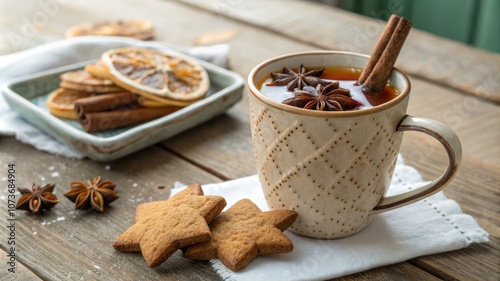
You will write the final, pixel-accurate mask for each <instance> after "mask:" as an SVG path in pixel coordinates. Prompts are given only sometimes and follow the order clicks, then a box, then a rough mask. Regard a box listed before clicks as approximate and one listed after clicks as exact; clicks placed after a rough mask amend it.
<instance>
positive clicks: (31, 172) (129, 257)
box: [0, 138, 220, 280]
mask: <svg viewBox="0 0 500 281" xmlns="http://www.w3.org/2000/svg"><path fill="white" fill-rule="evenodd" d="M0 147H2V150H1V151H0V167H7V164H15V167H16V172H15V175H16V178H17V182H16V185H17V186H18V187H31V183H32V182H36V183H39V184H42V183H55V184H56V188H55V194H56V195H57V197H58V198H59V200H61V202H60V203H59V204H58V205H57V206H56V207H55V208H54V209H53V210H52V211H50V212H46V213H44V214H42V215H39V216H36V215H32V214H30V213H28V212H24V211H16V216H17V218H18V221H17V228H16V237H17V238H16V239H17V245H18V246H17V250H16V254H17V258H18V261H19V262H21V263H23V264H24V265H26V266H27V267H28V268H29V269H30V270H32V271H33V272H34V273H35V274H36V275H38V276H40V277H41V278H42V279H44V280H80V278H81V277H82V278H84V279H83V280H120V279H122V280H140V279H141V278H148V279H158V278H161V277H162V276H170V277H171V278H174V279H176V280H204V279H207V278H208V279H215V280H216V279H218V276H217V275H216V273H215V272H213V271H212V270H211V269H210V268H209V265H208V263H202V262H194V261H190V260H187V259H184V258H183V257H182V255H181V253H180V252H178V253H176V254H175V255H174V256H172V258H171V259H169V262H168V263H165V264H163V265H162V266H160V267H158V268H157V269H155V270H152V269H150V268H149V267H148V266H147V264H146V263H145V262H144V259H143V257H142V255H140V254H137V253H121V252H117V251H115V250H114V249H113V247H112V246H111V245H112V244H113V242H114V241H115V240H116V239H117V238H118V236H120V234H121V233H122V232H123V231H125V230H126V229H127V228H128V227H129V226H131V225H132V223H133V216H134V211H135V207H136V206H137V205H139V204H140V203H144V202H149V201H154V200H163V199H166V198H168V195H169V192H170V188H171V186H172V185H173V183H174V182H175V181H181V182H184V183H194V182H202V183H206V182H218V181H220V179H219V178H217V177H215V176H213V175H211V174H209V173H207V172H205V171H203V170H201V169H199V168H197V167H195V166H193V165H190V164H189V163H187V162H185V161H183V160H181V159H179V158H177V157H175V156H173V155H171V154H170V153H168V152H165V151H163V150H162V149H160V148H158V147H151V148H148V149H146V150H144V151H141V152H140V153H136V154H132V155H130V156H128V157H126V158H124V159H121V160H117V161H115V162H110V163H107V164H103V163H97V162H93V161H90V160H83V161H81V160H70V159H66V158H61V157H57V156H52V155H49V154H47V153H42V152H39V151H36V150H35V149H34V148H32V147H31V146H27V145H23V144H20V143H19V142H17V141H15V140H14V139H12V138H0ZM28 156H29V157H28ZM21 157H22V158H21ZM20 158H21V159H20ZM23 158H24V159H23ZM28 159H29V161H28ZM55 173H57V176H54V175H55ZM4 176H5V175H4V171H2V177H4ZM95 176H101V177H102V179H110V180H112V181H114V182H115V183H116V184H117V187H116V189H115V190H116V191H117V193H118V194H119V195H120V196H121V198H119V199H118V200H116V201H115V202H113V203H112V205H110V206H109V208H108V210H107V211H106V212H104V213H102V214H101V213H98V212H94V211H79V210H74V203H72V202H71V201H69V200H68V199H67V198H65V197H64V196H63V194H64V193H65V192H67V191H68V190H69V184H68V182H69V181H70V180H85V179H91V178H93V177H95ZM161 187H164V188H161ZM0 201H1V204H2V205H3V206H6V200H5V198H4V197H2V199H1V200H0ZM5 242H6V241H4V239H2V241H1V242H0V243H1V247H2V248H3V249H6V248H5V247H6V243H5ZM194 264H196V265H194Z"/></svg>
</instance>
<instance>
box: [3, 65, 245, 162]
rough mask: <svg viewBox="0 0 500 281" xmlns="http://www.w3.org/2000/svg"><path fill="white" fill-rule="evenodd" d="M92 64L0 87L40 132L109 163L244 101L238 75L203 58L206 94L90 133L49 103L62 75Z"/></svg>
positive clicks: (46, 72)
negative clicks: (145, 119)
mask: <svg viewBox="0 0 500 281" xmlns="http://www.w3.org/2000/svg"><path fill="white" fill-rule="evenodd" d="M89 63H91V62H83V63H79V64H74V65H68V66H64V67H60V68H57V69H53V70H48V71H44V72H41V73H38V74H34V75H30V76H27V77H22V78H17V79H14V80H11V81H8V82H6V83H5V84H4V85H3V86H2V88H1V91H2V93H3V95H4V97H5V100H6V101H7V103H8V104H9V105H10V106H11V108H12V109H14V110H15V111H16V112H17V113H18V114H19V115H21V116H22V117H23V118H24V119H25V120H27V121H28V122H30V123H31V124H33V125H35V126H37V127H38V128H39V129H41V130H42V131H44V132H46V133H47V134H50V135H51V136H53V137H54V138H56V139H58V140H60V141H61V142H63V143H65V144H67V145H68V146H70V147H73V148H74V149H76V150H78V151H80V152H82V153H83V154H85V155H86V156H88V157H89V158H91V159H93V160H96V161H111V160H114V159H117V158H120V157H123V156H125V155H128V154H130V153H132V152H135V151H138V150H140V149H142V148H144V147H147V146H150V145H152V144H155V143H157V142H160V141H162V140H165V139H167V138H169V137H172V136H174V135H176V134H178V133H180V132H182V131H184V130H187V129H189V128H192V127H194V126H196V125H198V124H200V123H202V122H204V121H206V120H208V119H211V118H214V117H216V116H218V115H220V114H222V113H223V112H224V111H225V110H226V109H228V108H229V107H230V106H232V105H233V104H234V103H236V102H237V101H238V100H240V99H241V95H242V91H243V85H244V80H243V78H242V77H241V76H239V75H238V74H236V73H234V72H231V71H228V70H226V69H223V68H220V67H218V66H215V65H212V64H210V63H206V62H203V61H200V63H201V64H202V65H203V67H205V69H206V70H207V72H208V75H209V77H210V90H209V92H208V93H207V95H206V97H205V98H204V99H202V100H200V101H197V102H195V103H193V104H191V105H189V106H186V107H184V108H182V109H180V110H178V111H176V112H173V113H171V114H169V115H166V116H164V117H161V118H158V119H155V120H152V121H149V122H145V123H142V124H137V125H133V126H128V127H124V128H119V129H115V130H109V131H105V132H97V133H87V132H85V131H84V130H83V128H82V126H81V125H80V124H79V123H78V122H77V121H72V120H66V119H62V118H58V117H55V116H53V115H52V114H50V112H49V110H48V109H47V106H46V104H45V101H46V100H47V97H48V94H49V93H50V92H52V91H53V90H55V89H57V88H58V87H59V81H60V80H59V75H60V74H61V73H63V72H66V71H72V70H78V69H83V67H84V66H85V65H87V64H89Z"/></svg>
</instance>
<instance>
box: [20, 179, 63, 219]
mask: <svg viewBox="0 0 500 281" xmlns="http://www.w3.org/2000/svg"><path fill="white" fill-rule="evenodd" d="M55 186H56V185H55V184H46V185H44V186H43V187H40V186H39V185H37V184H35V183H33V186H32V187H31V190H29V189H28V188H23V187H19V188H18V189H19V191H20V192H21V194H22V196H21V198H19V201H17V206H16V209H19V210H25V211H30V212H32V213H35V214H37V213H40V212H41V211H42V210H50V209H51V208H52V207H54V206H55V205H56V204H57V203H59V202H60V201H59V200H57V197H56V196H55V195H54V194H53V193H52V192H54V187H55Z"/></svg>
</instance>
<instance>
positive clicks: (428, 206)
mask: <svg viewBox="0 0 500 281" xmlns="http://www.w3.org/2000/svg"><path fill="white" fill-rule="evenodd" d="M424 184H425V182H423V181H422V178H421V176H420V174H419V173H418V171H416V170H415V169H414V168H413V167H410V166H407V165H405V164H404V161H403V159H402V157H399V158H398V163H397V165H396V169H395V172H394V177H393V179H392V182H391V188H390V190H389V194H397V193H402V192H405V191H407V190H409V189H413V188H417V187H419V186H422V185H424ZM183 188H184V185H183V184H181V183H176V184H175V186H174V188H173V189H172V193H171V196H172V195H174V194H176V193H178V192H179V191H180V190H182V189H183ZM202 188H203V191H204V193H205V194H206V195H220V196H223V197H224V198H225V199H226V201H227V206H226V209H227V208H229V207H230V206H232V205H233V204H234V203H236V202H237V201H238V200H240V199H243V198H248V199H250V200H252V201H253V202H254V203H255V204H256V205H257V206H259V208H260V209H261V210H262V211H266V210H268V207H267V205H266V202H265V199H264V194H263V192H262V190H261V186H260V183H259V180H258V177H257V176H256V175H255V176H250V177H245V178H240V179H236V180H232V181H226V182H222V183H214V184H206V185H203V186H202ZM285 233H286V235H288V237H289V238H290V239H291V240H292V242H293V245H294V250H293V252H291V253H286V254H279V255H272V256H258V257H257V258H256V259H255V260H253V261H252V262H251V263H250V264H249V265H248V266H247V267H246V268H244V269H243V270H241V271H238V272H233V271H231V270H229V269H227V268H226V267H224V265H222V263H221V262H220V261H219V260H218V259H214V260H211V261H210V263H211V265H212V267H213V268H214V270H215V271H216V272H217V273H218V274H219V275H220V276H221V277H222V278H223V279H224V280H248V281H254V280H287V281H293V280H325V279H331V278H335V277H340V276H344V275H348V274H353V273H357V272H361V271H365V270H368V269H371V268H375V267H379V266H384V265H389V264H394V263H398V262H402V261H405V260H408V259H412V258H415V257H419V256H425V255H431V254H436V253H442V252H447V251H452V250H458V249H461V248H465V247H467V246H469V245H470V244H471V243H484V242H487V241H488V233H487V232H486V231H484V230H483V229H482V228H481V227H480V226H479V225H478V224H477V222H476V221H475V219H474V218H472V217H471V216H469V215H466V214H463V213H462V210H461V209H460V206H459V205H458V204H457V203H456V202H455V201H454V200H451V199H448V198H447V197H446V196H445V195H444V194H443V192H439V193H437V194H435V195H433V196H431V197H428V198H426V199H424V200H421V201H418V202H416V203H413V204H410V205H407V206H405V207H401V208H399V209H395V210H392V211H388V212H385V213H381V214H378V215H376V216H375V217H374V219H373V221H372V222H371V223H370V224H369V225H368V226H367V227H366V228H365V229H364V230H362V231H361V232H359V233H357V234H355V235H353V236H349V237H346V238H341V239H334V240H322V239H313V238H307V237H304V236H300V235H297V234H294V233H292V232H290V231H288V230H286V231H285Z"/></svg>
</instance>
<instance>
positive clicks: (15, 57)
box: [0, 36, 229, 158]
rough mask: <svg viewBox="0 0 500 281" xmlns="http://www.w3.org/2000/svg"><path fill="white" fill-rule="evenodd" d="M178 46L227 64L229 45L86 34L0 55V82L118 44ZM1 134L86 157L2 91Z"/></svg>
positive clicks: (58, 152) (78, 59) (55, 151)
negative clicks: (39, 126) (23, 114)
mask: <svg viewBox="0 0 500 281" xmlns="http://www.w3.org/2000/svg"><path fill="white" fill-rule="evenodd" d="M130 46H134V47H149V48H157V49H166V50H168V49H175V50H178V51H181V52H185V53H188V54H190V55H192V56H195V57H198V58H200V59H202V60H205V61H208V62H211V63H213V64H216V65H218V66H221V67H226V66H227V59H228V53H229V45H227V44H219V45H213V46H204V47H194V48H189V49H186V48H179V47H175V46H172V45H169V44H166V43H162V42H155V41H140V40H135V39H129V38H124V37H108V36H85V37H76V38H71V39H65V40H59V41H54V42H51V43H47V44H44V45H40V46H37V47H35V48H32V49H28V50H24V51H21V52H17V53H13V54H9V55H5V56H0V85H2V84H3V83H4V82H5V81H8V80H10V79H12V78H17V77H21V76H25V75H29V74H34V73H38V72H41V71H44V70H49V69H53V68H57V67H60V66H65V65H70V64H73V63H77V62H83V61H88V60H92V59H97V58H99V57H100V55H101V54H102V53H104V52H105V51H107V50H109V49H112V48H118V47H130ZM0 135H7V136H15V137H16V139H17V140H19V141H21V142H24V143H27V144H31V145H33V146H34V147H35V148H37V149H38V150H41V151H46V152H49V153H52V154H56V155H61V156H65V157H69V158H83V157H84V155H83V154H82V153H80V152H78V151H76V150H74V149H73V148H70V147H68V146H66V145H65V144H63V143H61V142H59V141H58V140H55V139H54V138H52V137H50V136H48V135H46V134H44V133H43V132H41V131H40V130H38V129H37V128H35V127H34V126H32V125H31V124H29V123H27V122H26V121H25V120H23V119H22V118H21V117H20V116H19V115H17V114H16V113H15V112H14V111H13V110H12V109H10V107H9V106H8V104H7V103H6V101H5V99H4V98H3V96H2V95H0Z"/></svg>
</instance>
